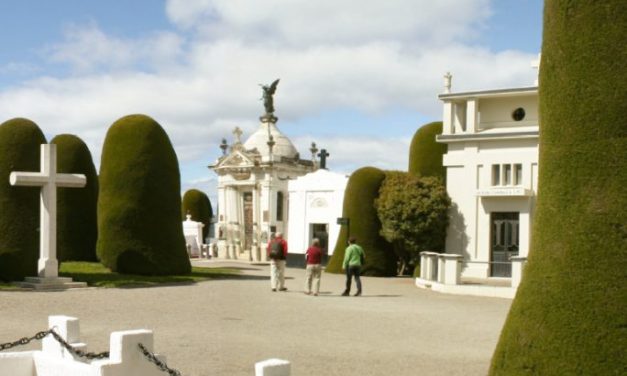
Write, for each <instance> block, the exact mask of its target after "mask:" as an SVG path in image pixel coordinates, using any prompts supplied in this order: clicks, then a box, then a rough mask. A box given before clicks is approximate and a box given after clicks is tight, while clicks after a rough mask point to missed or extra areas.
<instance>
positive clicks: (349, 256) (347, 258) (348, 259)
mask: <svg viewBox="0 0 627 376" xmlns="http://www.w3.org/2000/svg"><path fill="white" fill-rule="evenodd" d="M348 244H349V245H348V247H347V248H346V251H345V253H344V262H343V264H342V267H343V269H344V270H346V290H344V292H343V293H342V296H348V295H349V294H350V292H351V280H352V279H353V276H354V277H355V284H356V285H357V292H356V293H355V296H359V295H361V278H360V275H361V267H362V266H363V264H364V259H365V257H366V253H365V252H364V250H363V248H361V247H360V246H359V245H358V244H357V239H355V238H354V237H351V238H350V239H349V240H348Z"/></svg>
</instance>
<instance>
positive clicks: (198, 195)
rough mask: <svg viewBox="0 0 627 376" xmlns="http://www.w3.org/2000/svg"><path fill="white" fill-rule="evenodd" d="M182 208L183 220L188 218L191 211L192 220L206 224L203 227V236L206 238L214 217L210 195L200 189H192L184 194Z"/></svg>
mask: <svg viewBox="0 0 627 376" xmlns="http://www.w3.org/2000/svg"><path fill="white" fill-rule="evenodd" d="M182 209H183V210H182V214H183V220H185V219H187V213H188V212H189V214H190V215H191V216H192V220H194V221H196V222H202V223H203V224H204V225H205V227H203V228H202V237H203V239H205V238H206V237H207V236H208V235H209V226H211V218H213V209H212V208H211V201H209V197H207V195H206V194H205V193H204V192H202V191H199V190H198V189H190V190H188V191H186V192H185V194H184V195H183V206H182Z"/></svg>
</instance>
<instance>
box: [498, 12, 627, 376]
mask: <svg viewBox="0 0 627 376" xmlns="http://www.w3.org/2000/svg"><path fill="white" fill-rule="evenodd" d="M626 30H627V2H625V1H624V0H606V1H603V2H597V1H566V0H547V1H546V2H545V8H544V35H543V38H544V39H543V44H542V59H541V67H540V88H539V89H540V91H539V96H540V97H539V98H540V118H541V125H540V127H541V128H540V160H539V166H540V170H539V172H540V175H539V187H538V205H537V211H536V215H535V220H534V227H533V236H532V244H531V251H530V255H529V262H528V265H527V266H526V269H525V271H524V275H523V280H522V284H521V285H520V287H519V289H518V293H517V295H516V298H515V300H514V302H513V303H512V307H511V310H510V312H509V315H508V317H507V321H506V323H505V327H504V328H503V331H502V333H501V337H500V340H499V343H498V346H497V348H496V351H495V353H494V356H493V359H492V366H491V374H492V375H512V374H534V375H557V374H559V375H622V374H625V370H627V356H626V354H625V349H627V329H626V328H627V284H626V281H627V210H626V209H625V208H627V165H626V163H625V162H626V161H627V126H626V123H625V119H626V118H627V100H626V98H627V78H626V76H625V72H626V71H625V62H627V48H625V46H626V45H627V33H625V31H626Z"/></svg>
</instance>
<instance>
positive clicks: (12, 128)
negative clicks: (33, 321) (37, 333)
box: [0, 118, 46, 281]
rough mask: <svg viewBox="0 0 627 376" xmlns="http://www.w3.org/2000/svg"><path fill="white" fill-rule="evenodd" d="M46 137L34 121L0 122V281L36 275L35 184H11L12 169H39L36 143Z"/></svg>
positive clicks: (37, 144) (37, 208)
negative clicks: (25, 185) (24, 185)
mask: <svg viewBox="0 0 627 376" xmlns="http://www.w3.org/2000/svg"><path fill="white" fill-rule="evenodd" d="M45 143H46V137H45V136H44V134H43V133H42V132H41V129H39V127H38V126H37V124H35V123H33V122H32V121H30V120H28V119H22V118H16V119H11V120H8V121H6V122H4V123H2V124H0V280H4V281H14V280H20V279H23V278H24V277H25V276H35V275H37V259H38V258H39V191H40V189H39V187H13V186H11V185H10V184H9V175H10V174H11V172H13V171H40V165H39V163H40V160H39V158H40V151H39V150H40V145H41V144H45Z"/></svg>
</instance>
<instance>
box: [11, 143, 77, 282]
mask: <svg viewBox="0 0 627 376" xmlns="http://www.w3.org/2000/svg"><path fill="white" fill-rule="evenodd" d="M9 181H10V183H11V185H24V186H39V187H41V195H40V197H41V199H40V204H41V206H40V207H41V209H40V214H39V217H40V218H39V261H38V263H37V270H38V273H39V276H40V277H43V278H56V277H58V276H59V263H58V261H57V187H68V188H82V187H84V186H85V184H86V182H87V179H86V178H85V175H83V174H57V145H55V144H42V145H41V171H40V172H21V171H13V172H11V175H9Z"/></svg>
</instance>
